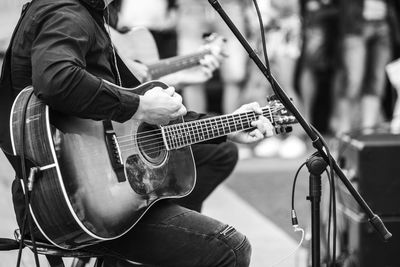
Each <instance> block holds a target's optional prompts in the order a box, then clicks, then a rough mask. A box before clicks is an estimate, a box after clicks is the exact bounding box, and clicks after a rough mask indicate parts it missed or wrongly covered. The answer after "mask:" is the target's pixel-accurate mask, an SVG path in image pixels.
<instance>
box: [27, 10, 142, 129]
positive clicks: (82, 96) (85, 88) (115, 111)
mask: <svg viewBox="0 0 400 267" xmlns="http://www.w3.org/2000/svg"><path fill="white" fill-rule="evenodd" d="M37 23H38V24H41V25H40V27H38V32H37V34H36V35H35V39H34V42H33V47H32V55H31V60H32V66H33V68H32V82H33V86H34V90H35V94H36V95H37V96H38V98H39V99H42V100H43V101H44V102H45V103H46V104H47V105H49V106H50V107H51V108H52V109H54V110H57V111H60V112H62V113H65V114H69V115H74V116H78V117H82V118H89V119H96V120H102V119H110V120H115V121H118V122H123V121H126V120H128V119H130V118H131V117H132V116H133V114H134V113H135V112H136V110H137V108H138V106H139V96H138V95H136V94H133V93H131V92H129V91H124V90H118V88H117V86H115V85H113V84H110V83H105V82H104V81H103V80H102V79H101V78H100V77H95V76H94V75H92V74H91V73H89V72H88V71H87V70H86V55H87V53H88V51H90V49H91V48H92V47H93V44H94V42H97V41H98V40H97V39H96V35H95V34H96V25H95V23H94V21H93V20H92V19H91V18H90V17H89V14H88V13H83V14H82V10H77V9H76V8H75V9H74V7H68V6H66V7H64V8H62V9H60V10H59V11H57V12H54V14H47V15H46V16H45V18H42V21H39V22H37ZM99 67H100V68H101V67H102V66H99Z"/></svg>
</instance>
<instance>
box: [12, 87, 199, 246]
mask: <svg viewBox="0 0 400 267" xmlns="http://www.w3.org/2000/svg"><path fill="white" fill-rule="evenodd" d="M154 86H163V85H160V83H159V82H149V83H145V84H143V85H141V86H139V87H137V88H135V89H133V90H132V91H134V90H135V93H143V92H145V91H146V90H148V89H150V88H152V87H154ZM32 90H33V89H32V87H28V88H26V89H25V90H23V91H22V92H21V93H20V94H19V95H18V96H17V98H16V100H15V102H14V105H13V108H12V113H11V118H10V123H11V136H12V144H13V150H14V154H15V155H22V153H24V154H25V157H26V158H27V159H29V160H30V161H32V162H33V163H35V165H36V166H38V167H40V168H41V171H40V173H39V175H38V177H36V180H35V182H34V185H33V190H32V194H31V214H32V217H33V218H34V220H35V222H36V224H37V226H38V227H39V229H40V231H41V232H42V234H43V235H44V236H45V237H46V238H47V239H48V240H49V241H50V242H51V243H53V244H54V245H56V246H58V247H61V248H64V249H77V248H80V247H84V246H87V245H92V244H95V243H98V242H101V241H104V240H111V239H115V238H117V237H120V236H121V235H123V234H124V233H126V232H127V231H129V230H130V229H131V228H132V227H133V226H134V225H135V224H136V223H137V222H138V221H139V219H140V218H141V217H142V216H143V215H144V213H145V212H146V211H147V210H148V209H149V208H150V207H151V206H152V205H153V204H154V203H155V202H156V201H158V200H160V199H164V198H179V197H183V196H186V195H188V194H189V193H190V192H191V190H192V189H193V187H194V184H195V179H196V177H195V165H194V162H193V157H192V152H191V148H190V146H189V147H186V148H181V149H177V150H173V151H167V150H166V149H165V147H163V146H162V145H160V144H158V145H156V146H152V147H148V146H147V145H146V141H148V140H150V139H151V135H149V136H148V137H147V139H146V138H142V137H143V135H144V131H145V130H148V129H149V127H153V128H154V129H155V130H157V129H159V128H158V127H157V126H150V125H145V124H144V123H142V122H140V121H135V120H130V121H127V122H125V123H122V124H120V123H114V122H113V123H112V126H113V128H114V131H115V134H116V135H115V136H121V137H124V136H125V137H124V138H125V139H123V138H122V139H121V145H120V146H119V147H118V151H117V152H119V156H120V159H122V164H121V166H122V168H121V170H122V171H117V170H116V169H115V168H114V166H113V164H112V161H113V157H114V155H110V144H109V142H107V138H105V127H104V125H103V122H101V121H94V120H89V119H80V118H76V117H68V116H65V115H62V114H59V113H57V112H53V111H51V110H50V109H49V107H48V106H46V105H45V104H44V103H42V102H41V101H40V100H39V99H37V98H36V97H35V96H34V95H33V94H30V93H31V91H32ZM25 105H27V110H26V117H25V120H24V116H23V107H24V106H25ZM21 124H23V127H24V128H25V129H24V131H25V134H24V136H22V132H21ZM126 136H130V137H129V138H128V139H126ZM160 137H161V135H160ZM21 140H24V144H25V152H23V151H21ZM126 140H129V142H127V141H126ZM111 150H112V148H111Z"/></svg>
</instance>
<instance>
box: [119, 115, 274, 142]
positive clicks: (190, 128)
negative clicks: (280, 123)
mask: <svg viewBox="0 0 400 267" xmlns="http://www.w3.org/2000/svg"><path fill="white" fill-rule="evenodd" d="M276 118H279V117H276ZM234 121H235V120H233V121H227V122H228V124H229V123H231V122H234ZM251 122H252V121H251ZM251 122H250V123H251ZM203 125H205V126H206V127H208V126H211V127H213V126H215V124H212V122H211V121H210V122H207V121H206V122H205V123H204V124H203ZM220 126H223V125H220ZM232 126H233V127H235V128H236V125H232V124H230V125H228V126H223V127H222V128H227V127H229V128H232ZM214 129H215V128H213V129H211V130H210V129H207V130H206V133H210V132H212V133H213V132H214V131H215V130H214ZM218 129H221V127H219V128H218V127H217V129H216V130H217V131H218ZM175 130H181V129H175ZM182 130H183V131H184V132H187V131H189V132H199V133H200V130H201V129H198V128H195V127H193V126H190V125H189V126H188V127H187V128H186V129H182ZM149 132H155V134H151V135H146V136H143V137H139V138H136V139H135V138H134V137H135V136H134V135H132V138H131V139H129V140H124V141H118V144H125V143H130V142H131V141H133V140H138V141H141V140H142V139H144V141H143V142H142V143H146V142H149V141H153V140H156V139H149V138H150V137H154V136H159V135H160V134H162V133H161V129H157V130H152V131H149ZM218 132H219V131H218ZM145 133H147V132H142V133H141V134H142V135H143V134H145ZM176 133H177V132H176ZM146 139H148V140H146ZM124 146H126V145H120V147H124Z"/></svg>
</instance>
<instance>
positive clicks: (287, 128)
mask: <svg viewBox="0 0 400 267" xmlns="http://www.w3.org/2000/svg"><path fill="white" fill-rule="evenodd" d="M291 131H293V128H292V126H284V127H283V126H279V127H275V133H276V134H284V133H290V132H291Z"/></svg>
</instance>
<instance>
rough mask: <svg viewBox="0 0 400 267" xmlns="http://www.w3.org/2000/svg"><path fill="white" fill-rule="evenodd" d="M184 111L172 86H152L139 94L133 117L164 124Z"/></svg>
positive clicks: (151, 122) (180, 98)
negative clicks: (165, 87)
mask: <svg viewBox="0 0 400 267" xmlns="http://www.w3.org/2000/svg"><path fill="white" fill-rule="evenodd" d="M186 112H187V110H186V107H185V106H184V105H183V104H182V97H181V96H180V95H179V94H178V93H176V92H175V88H174V87H168V88H167V89H162V88H161V87H154V88H152V89H150V90H148V91H147V92H146V93H145V94H144V95H143V96H140V103H139V107H138V109H137V111H136V113H135V114H134V115H133V118H134V119H137V120H141V121H144V122H147V123H149V124H155V125H166V124H168V123H169V122H170V121H172V120H175V119H177V118H178V117H180V116H183V115H185V114H186Z"/></svg>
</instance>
